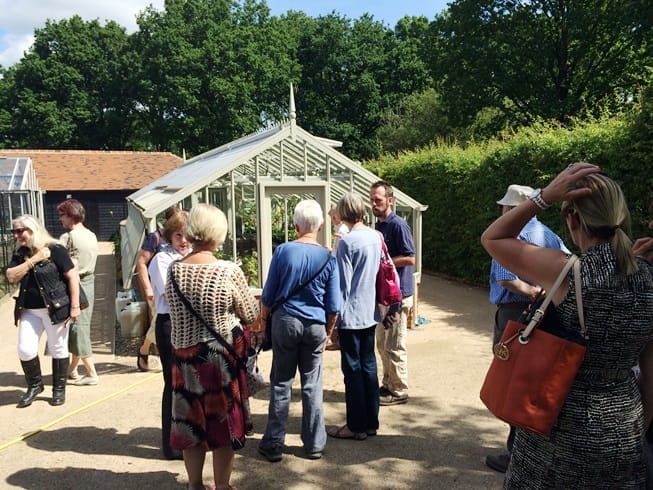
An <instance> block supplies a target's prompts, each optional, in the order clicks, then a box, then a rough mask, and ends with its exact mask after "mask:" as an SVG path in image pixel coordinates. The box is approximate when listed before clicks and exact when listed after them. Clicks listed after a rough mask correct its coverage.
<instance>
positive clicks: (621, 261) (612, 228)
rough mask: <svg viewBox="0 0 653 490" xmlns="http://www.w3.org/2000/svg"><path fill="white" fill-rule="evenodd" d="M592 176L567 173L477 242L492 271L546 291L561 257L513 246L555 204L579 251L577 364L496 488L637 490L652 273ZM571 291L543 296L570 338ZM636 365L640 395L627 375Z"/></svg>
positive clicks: (614, 201) (650, 383)
mask: <svg viewBox="0 0 653 490" xmlns="http://www.w3.org/2000/svg"><path fill="white" fill-rule="evenodd" d="M600 170H601V169H600V168H599V167H598V166H596V165H592V164H589V163H576V164H572V165H570V166H569V167H567V169H565V170H564V171H562V172H561V173H560V174H558V176H557V177H556V178H555V179H553V181H552V182H551V183H550V184H549V185H548V186H546V187H545V188H544V189H543V190H542V191H540V190H536V191H535V192H534V193H533V195H532V196H531V199H530V200H528V201H526V202H524V203H522V204H521V205H519V206H517V207H516V208H515V209H513V210H512V211H511V212H510V213H507V214H505V215H503V216H502V217H500V218H499V219H497V220H496V221H495V222H494V223H493V224H492V225H490V226H489V227H488V229H487V230H485V232H484V233H483V236H482V237H481V241H482V243H483V246H484V247H485V249H486V250H487V251H488V252H489V254H490V255H491V256H492V257H493V258H494V259H496V260H497V261H498V262H499V263H500V264H501V265H503V266H504V267H506V268H507V269H509V270H511V271H513V272H515V273H516V274H517V275H518V276H519V277H520V278H523V279H524V280H527V281H529V282H532V283H535V284H541V285H542V287H543V288H544V289H545V290H549V289H551V287H552V285H553V283H554V281H555V279H556V277H557V276H558V274H559V273H560V271H561V270H562V268H563V266H564V265H565V262H566V261H567V260H568V256H567V255H566V254H565V253H563V252H561V251H559V250H554V249H546V248H538V247H535V246H533V245H530V244H528V243H526V242H523V241H520V240H517V238H516V237H517V234H518V233H519V230H521V228H522V227H523V226H524V224H525V223H526V222H527V221H528V220H529V219H530V218H532V217H533V216H534V215H535V214H536V213H537V212H538V211H540V210H541V209H545V208H547V207H549V205H550V204H552V203H554V202H558V201H561V202H562V214H563V217H564V219H565V222H566V224H567V227H568V229H569V232H570V234H571V237H572V239H573V241H574V243H575V244H576V245H577V246H578V248H579V249H580V250H581V255H580V263H581V294H582V301H583V309H584V313H585V325H586V327H587V335H588V337H589V340H588V341H587V352H586V354H585V360H584V361H583V364H582V365H581V367H580V370H579V371H578V374H577V376H576V379H575V381H574V384H573V386H572V388H571V391H570V393H569V395H568V396H567V399H566V401H565V404H564V406H563V408H562V411H561V413H560V416H559V418H558V420H557V422H556V424H555V426H554V427H553V430H552V432H551V434H550V435H549V436H542V435H538V434H534V433H531V432H527V431H525V430H519V429H518V430H517V435H516V437H515V442H514V448H513V453H512V458H511V461H510V466H509V467H508V471H507V473H506V479H505V482H504V486H505V487H506V488H620V489H623V488H644V486H645V482H646V467H645V462H644V456H643V448H642V435H643V432H644V427H646V426H648V424H649V423H650V421H651V418H652V417H653V411H652V409H653V405H652V404H651V402H650V401H649V399H648V398H650V399H651V401H653V394H651V393H649V391H650V390H651V389H653V362H652V361H653V343H652V342H650V341H651V340H652V339H653V315H652V314H651V312H653V270H652V268H651V266H650V265H649V264H648V263H647V262H645V261H643V260H640V259H636V258H635V256H634V255H633V252H632V241H631V240H630V238H629V237H628V232H629V228H630V213H629V211H628V208H627V206H626V202H625V199H624V196H623V193H622V191H621V189H620V188H619V186H618V185H617V184H616V183H615V182H614V181H613V180H611V179H610V178H609V177H607V176H605V175H603V174H600V173H599V172H600ZM574 287H575V286H574V277H573V274H572V273H570V274H569V276H568V277H567V279H566V280H565V281H564V282H563V285H562V286H561V287H560V288H559V289H558V291H557V292H556V294H555V296H554V297H553V303H554V304H555V315H554V316H555V317H556V318H557V324H558V325H559V326H560V327H562V328H564V329H567V330H570V331H574V332H580V324H579V320H578V311H577V307H576V294H575V289H574ZM638 361H639V362H640V365H641V370H642V379H641V381H642V392H643V395H640V391H639V388H638V385H637V380H636V379H635V376H634V374H633V371H632V367H633V366H635V365H636V364H637V363H638ZM647 397H648V398H647ZM642 398H643V400H642Z"/></svg>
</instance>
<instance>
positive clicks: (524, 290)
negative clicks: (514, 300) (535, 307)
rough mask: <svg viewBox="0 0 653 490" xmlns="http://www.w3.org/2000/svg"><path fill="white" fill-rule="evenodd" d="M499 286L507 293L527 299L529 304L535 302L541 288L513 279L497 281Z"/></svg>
mask: <svg viewBox="0 0 653 490" xmlns="http://www.w3.org/2000/svg"><path fill="white" fill-rule="evenodd" d="M497 283H498V284H499V286H501V287H502V288H504V289H507V290H508V291H510V292H512V293H515V294H518V295H519V296H525V297H527V298H528V299H529V300H530V301H531V302H533V301H535V300H536V299H537V297H538V296H539V295H540V292H541V291H542V288H541V287H539V286H533V285H532V284H529V283H527V282H526V281H522V280H521V279H514V280H512V281H497Z"/></svg>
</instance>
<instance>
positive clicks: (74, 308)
mask: <svg viewBox="0 0 653 490" xmlns="http://www.w3.org/2000/svg"><path fill="white" fill-rule="evenodd" d="M71 308H72V309H73V310H78V309H79V306H71Z"/></svg>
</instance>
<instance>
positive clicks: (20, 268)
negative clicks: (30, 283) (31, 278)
mask: <svg viewBox="0 0 653 490" xmlns="http://www.w3.org/2000/svg"><path fill="white" fill-rule="evenodd" d="M50 254H51V252H50V249H49V248H48V247H43V248H42V249H41V250H39V251H38V252H36V253H35V254H34V255H32V256H31V257H27V256H25V260H24V261H23V262H21V263H19V264H17V265H15V266H13V267H9V268H8V269H7V271H6V272H5V275H6V276H7V281H9V283H10V284H17V283H19V282H20V281H21V280H22V279H23V277H25V276H26V275H27V273H28V272H29V271H31V270H32V269H33V268H34V266H35V265H36V264H38V263H39V262H41V261H43V260H47V259H49V258H50Z"/></svg>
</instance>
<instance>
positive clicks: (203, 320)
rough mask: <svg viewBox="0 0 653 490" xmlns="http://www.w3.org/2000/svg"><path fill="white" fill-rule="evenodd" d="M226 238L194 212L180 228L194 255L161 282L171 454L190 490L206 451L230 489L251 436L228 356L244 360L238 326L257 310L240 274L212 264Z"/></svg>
mask: <svg viewBox="0 0 653 490" xmlns="http://www.w3.org/2000/svg"><path fill="white" fill-rule="evenodd" d="M226 234H227V218H226V217H225V215H224V213H223V212H222V211H220V210H219V209H218V208H216V207H214V206H211V205H209V204H198V205H196V206H194V207H193V208H192V209H191V211H190V214H189V216H188V219H187V220H186V224H185V228H184V236H185V237H186V240H188V242H190V244H191V246H192V248H193V252H192V253H190V254H188V255H186V256H185V257H184V258H182V259H180V260H178V261H176V262H173V263H172V265H171V266H170V268H169V269H168V280H167V282H166V297H167V298H168V305H169V307H170V320H171V330H170V337H171V342H172V351H173V352H172V353H173V356H174V359H175V362H174V364H173V366H172V390H173V395H172V396H173V398H172V420H173V422H172V430H171V435H170V446H171V448H173V449H180V450H182V451H183V457H184V463H185V464H186V471H187V473H188V480H189V485H188V488H189V489H202V488H204V484H203V482H202V468H203V466H204V459H205V457H206V452H207V451H212V452H213V477H214V479H215V485H216V488H217V489H227V488H232V487H231V485H230V483H229V480H230V478H231V471H232V468H233V463H234V449H240V448H242V447H243V446H244V444H245V434H246V432H247V431H248V430H250V429H251V417H250V409H249V399H248V396H249V394H248V392H247V385H246V377H245V375H244V373H243V372H242V370H241V369H239V368H238V365H237V359H235V358H234V354H235V355H237V356H238V357H241V358H242V357H246V355H247V351H248V348H249V342H248V341H247V339H246V337H245V332H244V330H243V325H242V324H243V323H244V324H252V323H254V322H255V321H256V318H257V316H258V303H257V301H256V299H255V298H254V296H252V294H251V292H250V291H249V287H248V285H247V281H246V280H245V275H244V274H243V272H242V270H241V269H240V268H239V267H238V266H237V265H236V264H235V263H233V262H230V261H226V260H218V259H217V258H216V256H215V252H216V250H217V249H218V247H220V246H221V245H222V244H223V243H224V239H225V236H226ZM157 256H158V254H157ZM155 259H156V257H155ZM219 338H220V339H221V340H219ZM225 344H226V345H228V346H229V348H227V347H226V346H225ZM159 349H161V346H159ZM162 359H163V357H162Z"/></svg>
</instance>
